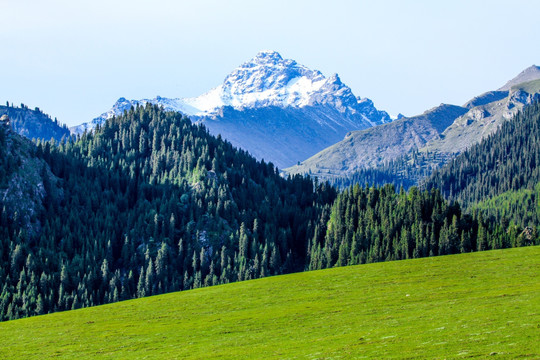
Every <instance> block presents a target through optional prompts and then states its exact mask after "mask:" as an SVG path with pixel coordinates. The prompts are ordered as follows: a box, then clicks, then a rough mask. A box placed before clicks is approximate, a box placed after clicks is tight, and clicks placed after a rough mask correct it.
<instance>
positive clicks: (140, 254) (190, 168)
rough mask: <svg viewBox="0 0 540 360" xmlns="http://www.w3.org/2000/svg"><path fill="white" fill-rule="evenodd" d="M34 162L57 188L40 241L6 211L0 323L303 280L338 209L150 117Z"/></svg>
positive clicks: (139, 115) (48, 147) (196, 131)
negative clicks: (321, 222) (311, 244)
mask: <svg viewBox="0 0 540 360" xmlns="http://www.w3.org/2000/svg"><path fill="white" fill-rule="evenodd" d="M3 131H4V133H5V132H6V130H5V129H4V130H3ZM7 131H8V132H9V130H7ZM8 135H9V136H10V137H16V135H15V134H13V133H10V134H8ZM35 153H36V156H37V157H38V158H42V159H43V160H45V162H46V163H47V164H49V165H50V167H51V170H52V172H53V173H54V175H55V176H56V177H58V178H59V179H60V181H59V182H58V183H56V184H53V183H51V182H50V181H46V180H45V181H43V182H42V186H43V188H44V190H45V193H46V195H45V196H44V198H43V210H42V211H40V212H39V213H38V214H36V218H37V219H36V221H38V222H39V224H40V227H41V231H40V232H39V234H37V235H32V234H29V233H28V232H25V231H22V230H21V228H22V224H21V220H20V219H19V218H18V217H17V216H10V214H8V213H7V211H5V207H4V211H2V216H1V221H2V223H1V224H0V225H1V226H0V229H1V231H2V235H1V238H2V242H1V245H0V256H1V261H2V263H4V264H9V266H5V267H3V268H2V269H0V288H1V289H2V290H1V295H0V318H1V319H4V320H5V319H13V318H18V317H24V316H28V315H33V314H41V313H46V312H52V311H58V310H66V309H74V308H78V307H83V306H91V305H96V304H101V303H106V302H111V301H117V300H121V299H128V298H133V297H142V296H147V295H152V294H158V293H162V292H167V291H175V290H182V289H190V288H194V287H200V286H206V285H213V284H219V283H226V282H231V281H237V280H244V279H250V278H257V277H261V276H267V275H273V274H280V273H284V272H291V271H295V270H299V269H302V268H303V264H304V257H305V253H306V249H305V245H306V244H307V239H309V238H311V237H312V236H313V235H312V231H313V229H312V228H311V227H310V222H309V220H310V219H313V218H316V216H317V213H318V212H319V211H320V210H319V208H320V207H321V206H322V205H323V204H327V203H331V202H332V201H333V199H334V197H335V190H333V188H331V187H326V186H325V185H324V184H323V185H320V186H317V187H314V184H313V183H312V182H311V180H308V179H303V178H301V177H294V178H292V179H291V180H285V179H283V178H281V177H280V176H279V175H278V174H277V170H276V169H275V168H274V167H273V165H272V164H265V163H263V162H257V161H256V160H255V159H253V158H252V157H251V156H249V155H248V154H247V153H245V152H243V151H239V150H236V149H234V148H233V147H232V146H231V145H230V144H229V143H227V142H224V141H222V140H221V139H219V138H214V137H212V136H210V135H209V134H208V133H207V131H206V129H205V128H204V127H202V126H195V125H192V124H191V123H190V122H189V120H187V119H185V118H183V117H182V116H181V115H180V114H178V113H170V112H169V113H165V112H162V111H161V110H160V109H159V108H157V107H152V106H148V107H146V108H137V109H132V110H131V111H129V112H128V113H126V115H124V116H121V117H117V118H114V119H111V120H109V121H107V122H106V123H105V125H104V126H103V127H102V128H98V129H97V130H96V131H95V133H92V134H85V135H83V136H82V137H80V138H79V139H78V140H77V141H75V142H63V143H60V144H55V143H49V142H42V143H39V144H38V146H37V149H36V150H35ZM3 157H5V158H6V159H7V160H8V161H9V156H8V154H6V153H5V151H4V153H3ZM24 161H25V160H24V159H23V160H22V162H24ZM16 170H17V169H14V170H13V171H16ZM10 175H11V174H4V176H5V177H9V176H10ZM0 183H1V181H0ZM57 188H60V190H62V191H61V192H60V191H57V190H58V189H57ZM59 193H61V194H62V196H53V195H54V194H59Z"/></svg>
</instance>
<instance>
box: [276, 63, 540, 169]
mask: <svg viewBox="0 0 540 360" xmlns="http://www.w3.org/2000/svg"><path fill="white" fill-rule="evenodd" d="M539 97H540V67H538V66H535V65H533V66H531V67H529V68H527V69H525V70H524V71H523V72H521V73H520V74H519V75H518V76H516V77H515V78H513V79H512V80H510V81H508V82H507V83H506V84H505V85H504V86H503V87H501V88H500V89H498V90H496V91H489V92H486V93H484V94H482V95H479V96H477V97H475V98H473V99H472V100H470V101H468V102H467V103H466V104H464V105H463V106H456V105H448V104H441V105H439V106H437V107H435V108H433V109H430V110H427V111H426V112H424V113H423V114H421V115H418V116H413V117H403V118H401V119H399V120H396V121H394V122H392V123H389V124H384V125H382V126H377V127H373V128H370V129H366V130H360V131H352V132H350V133H348V134H347V135H346V136H345V138H344V139H343V140H342V141H340V142H338V143H336V144H334V145H332V146H330V147H328V148H326V149H324V150H323V151H321V152H319V153H317V154H315V155H314V156H312V157H310V158H308V159H306V160H305V161H302V162H301V163H300V164H297V165H295V166H293V167H291V168H288V169H286V171H287V172H288V173H291V174H298V173H300V174H304V173H307V174H312V175H315V176H318V177H321V178H332V177H339V176H350V175H352V174H354V173H355V172H357V171H359V170H362V169H366V168H373V167H377V166H382V165H384V164H385V163H388V162H389V161H392V160H395V159H397V158H399V157H402V156H403V155H405V154H407V153H410V152H411V151H421V152H430V153H435V154H437V155H438V158H441V157H444V158H447V159H450V158H452V157H453V156H455V155H456V154H459V153H460V152H462V151H464V150H465V149H467V148H469V147H470V146H471V145H473V144H476V143H478V142H479V141H480V140H482V139H484V138H485V137H487V136H489V135H490V134H492V133H494V132H495V131H496V130H497V129H498V128H499V127H500V126H501V124H502V123H503V122H505V121H506V120H508V119H511V118H512V117H513V116H514V115H515V114H516V113H517V112H518V111H519V110H521V109H523V107H524V106H525V105H528V104H531V103H533V102H534V101H535V100H537V99H538V98H539Z"/></svg>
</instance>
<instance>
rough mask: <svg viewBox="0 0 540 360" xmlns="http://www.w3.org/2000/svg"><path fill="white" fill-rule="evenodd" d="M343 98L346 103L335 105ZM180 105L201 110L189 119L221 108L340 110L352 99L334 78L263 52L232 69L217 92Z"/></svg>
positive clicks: (277, 55)
mask: <svg viewBox="0 0 540 360" xmlns="http://www.w3.org/2000/svg"><path fill="white" fill-rule="evenodd" d="M343 96H346V97H347V99H340V101H338V102H336V99H337V98H339V97H343ZM344 100H346V101H344ZM183 101H184V102H185V103H186V104H188V105H190V106H191V107H193V108H196V109H199V110H200V111H199V112H198V113H193V114H189V115H209V114H212V113H214V112H215V111H217V110H218V109H219V108H221V107H222V106H232V107H234V108H237V109H240V108H260V107H266V106H278V107H287V106H292V107H304V106H308V105H319V104H331V105H334V106H338V107H342V105H343V104H344V103H350V104H351V105H354V103H355V97H354V95H353V94H352V91H351V90H350V88H348V87H347V86H346V85H344V84H343V83H342V82H341V80H340V79H339V76H338V75H337V74H335V75H333V76H331V77H329V78H325V77H324V76H323V74H322V73H321V72H320V71H318V70H311V69H309V68H307V67H305V66H303V65H300V64H298V63H297V62H296V61H294V60H290V59H283V58H282V57H281V55H280V54H279V53H278V52H275V51H269V50H266V51H261V52H259V53H258V54H257V55H256V56H255V57H254V58H253V59H251V60H249V61H247V62H245V63H243V64H242V65H240V66H239V67H237V68H236V69H234V70H233V71H232V72H231V73H230V74H229V75H228V76H227V77H226V78H225V80H224V81H223V84H221V85H220V86H218V87H217V88H214V89H212V90H210V91H209V92H207V93H206V94H203V95H201V96H199V97H196V98H190V99H184V100H183Z"/></svg>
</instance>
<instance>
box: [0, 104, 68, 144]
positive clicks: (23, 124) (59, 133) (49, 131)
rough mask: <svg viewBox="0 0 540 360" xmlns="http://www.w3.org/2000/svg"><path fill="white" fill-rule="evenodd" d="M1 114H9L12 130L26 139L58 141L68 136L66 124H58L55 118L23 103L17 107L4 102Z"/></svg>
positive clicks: (0, 110) (0, 109)
mask: <svg viewBox="0 0 540 360" xmlns="http://www.w3.org/2000/svg"><path fill="white" fill-rule="evenodd" d="M2 115H7V116H9V118H10V121H11V125H12V128H13V130H15V132H17V133H18V134H19V135H22V136H24V137H27V138H28V139H42V140H51V139H55V140H56V141H60V140H62V138H63V137H69V136H70V132H69V129H68V128H67V126H66V125H64V124H60V123H59V122H58V120H57V119H54V120H53V119H52V118H51V117H50V116H49V115H47V114H45V113H44V112H43V111H41V110H40V109H39V108H37V107H36V108H35V109H30V108H29V107H28V106H26V105H25V104H21V105H20V107H18V106H15V105H13V104H10V103H9V102H6V105H5V106H4V105H0V116H2Z"/></svg>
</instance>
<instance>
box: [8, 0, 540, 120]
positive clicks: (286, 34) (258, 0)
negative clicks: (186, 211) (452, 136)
mask: <svg viewBox="0 0 540 360" xmlns="http://www.w3.org/2000/svg"><path fill="white" fill-rule="evenodd" d="M539 14H540V1H538V0H512V1H508V0H505V1H498V0H493V1H481V0H468V1H461V0H454V1H432V0H431V1H427V0H426V1H405V0H403V1H397V0H396V1H384V0H377V1H375V0H371V1H360V0H350V1H347V0H326V1H318V0H305V1H304V0H269V1H266V0H215V1H214V0H212V1H211V0H189V1H187V0H179V1H178V0H177V1H172V0H171V1H168V0H153V1H139V0H129V1H114V0H92V1H86V0H82V1H73V0H66V1H62V0H51V1H41V0H0V27H1V30H0V44H1V48H0V49H1V52H0V104H5V102H6V101H9V102H14V103H15V104H20V103H24V104H26V105H28V106H29V107H31V108H34V107H40V108H41V109H42V110H43V111H44V112H46V113H48V114H50V115H51V116H52V117H53V118H54V117H57V118H58V120H59V121H61V122H63V123H66V124H68V125H70V126H71V125H76V124H79V123H82V122H86V121H89V120H91V119H92V118H94V117H95V116H97V115H99V114H101V113H102V112H105V111H107V110H108V109H109V108H110V107H111V106H112V105H113V103H114V102H115V101H116V100H117V99H118V98H119V97H126V98H129V99H141V98H153V97H155V96H156V95H160V96H164V97H173V98H175V97H190V96H197V95H200V94H202V93H204V92H206V91H208V90H210V89H211V88H213V87H215V86H217V85H219V84H220V83H221V82H222V81H223V79H224V78H225V76H226V75H227V74H228V73H229V72H230V71H231V70H233V69H234V68H235V67H236V66H238V65H240V64H241V63H243V62H245V61H247V60H249V59H250V58H252V57H253V56H255V55H256V53H257V52H258V51H259V50H263V49H268V50H276V51H278V52H280V53H281V55H282V56H283V57H284V58H290V59H295V60H296V61H297V62H299V63H300V64H304V65H306V66H308V67H310V68H312V69H318V70H320V71H322V73H323V74H324V75H325V76H330V75H331V74H333V73H338V74H339V75H340V77H341V80H342V81H343V82H344V83H345V84H347V85H348V86H350V87H351V88H352V90H353V92H354V93H355V94H356V95H357V96H361V97H368V98H370V99H372V100H373V101H374V102H375V106H376V107H377V108H379V109H382V110H386V111H388V112H389V113H391V114H394V115H396V114H397V113H399V112H401V113H403V114H405V115H415V114H418V113H421V112H423V111H424V110H426V109H428V108H431V107H433V106H436V105H438V104H440V103H442V102H444V103H451V104H456V105H461V104H463V103H465V102H466V101H467V100H469V99H470V98H472V97H473V96H475V95H478V94H480V93H482V92H484V91H488V90H494V89H497V88H499V87H500V86H502V85H503V84H504V83H505V82H506V81H507V80H509V79H510V78H512V77H514V76H515V75H517V74H518V73H519V72H520V71H521V70H523V69H524V68H526V67H528V66H530V65H532V64H537V65H538V64H540V20H539V18H538V15H539Z"/></svg>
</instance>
